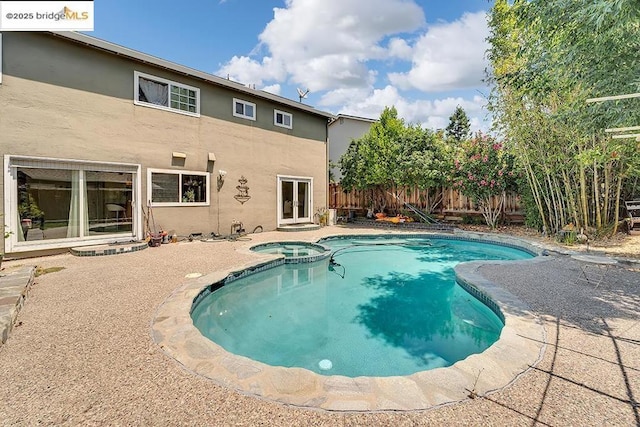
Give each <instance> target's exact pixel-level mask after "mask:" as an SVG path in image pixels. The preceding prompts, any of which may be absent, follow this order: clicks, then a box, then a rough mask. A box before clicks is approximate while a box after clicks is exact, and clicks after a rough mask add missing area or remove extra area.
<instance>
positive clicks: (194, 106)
mask: <svg viewBox="0 0 640 427" xmlns="http://www.w3.org/2000/svg"><path fill="white" fill-rule="evenodd" d="M134 80H135V88H134V90H135V93H134V98H133V99H134V104H136V105H144V106H147V107H153V108H159V109H161V110H168V111H175V112H178V113H182V114H188V115H191V116H199V115H200V89H198V88H195V87H192V86H187V85H184V84H182V83H176V82H172V81H170V80H166V79H163V78H160V77H155V76H151V75H149V74H144V73H140V72H137V71H136V72H134Z"/></svg>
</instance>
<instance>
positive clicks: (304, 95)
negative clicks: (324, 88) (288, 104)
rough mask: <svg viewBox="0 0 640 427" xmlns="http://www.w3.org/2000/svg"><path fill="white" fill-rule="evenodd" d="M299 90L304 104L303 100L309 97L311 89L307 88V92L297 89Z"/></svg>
mask: <svg viewBox="0 0 640 427" xmlns="http://www.w3.org/2000/svg"><path fill="white" fill-rule="evenodd" d="M297 90H298V96H299V97H300V102H302V100H303V99H304V98H306V97H307V95H308V94H309V88H307V90H306V91H303V90H302V89H300V88H297Z"/></svg>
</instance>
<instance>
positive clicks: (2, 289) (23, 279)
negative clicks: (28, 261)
mask: <svg viewBox="0 0 640 427" xmlns="http://www.w3.org/2000/svg"><path fill="white" fill-rule="evenodd" d="M34 276H35V268H34V267H22V268H20V267H14V268H3V269H2V270H0V345H2V344H4V343H5V342H6V341H7V339H8V338H9V333H10V332H11V330H12V329H13V327H14V325H15V323H16V319H17V318H18V313H20V310H21V309H22V307H23V306H24V303H25V299H26V298H27V294H28V293H29V289H31V285H32V284H33V279H34Z"/></svg>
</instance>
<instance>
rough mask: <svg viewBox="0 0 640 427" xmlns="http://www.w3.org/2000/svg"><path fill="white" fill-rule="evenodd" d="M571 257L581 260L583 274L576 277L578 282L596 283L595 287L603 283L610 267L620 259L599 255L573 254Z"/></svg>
mask: <svg viewBox="0 0 640 427" xmlns="http://www.w3.org/2000/svg"><path fill="white" fill-rule="evenodd" d="M571 258H573V259H575V260H576V261H580V269H581V271H582V276H581V277H578V278H577V279H576V283H577V282H579V281H584V282H587V283H589V284H591V283H594V284H595V285H596V287H595V289H598V286H600V285H601V284H602V282H603V281H604V279H605V278H606V276H607V273H608V272H609V269H610V268H611V267H613V266H615V265H617V264H618V261H616V260H615V259H613V258H609V257H606V256H599V255H572V256H571Z"/></svg>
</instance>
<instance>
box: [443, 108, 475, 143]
mask: <svg viewBox="0 0 640 427" xmlns="http://www.w3.org/2000/svg"><path fill="white" fill-rule="evenodd" d="M446 131H447V135H448V136H450V137H451V138H453V139H454V140H456V141H457V142H461V141H464V140H465V139H467V138H469V135H470V134H471V126H470V124H469V117H467V113H466V112H465V111H464V109H463V108H462V107H461V106H459V105H458V106H457V107H456V109H455V111H454V112H453V114H452V115H451V117H449V125H448V126H447V129H446Z"/></svg>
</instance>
